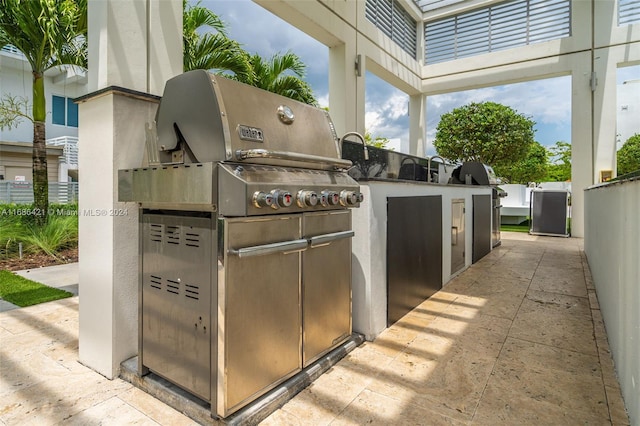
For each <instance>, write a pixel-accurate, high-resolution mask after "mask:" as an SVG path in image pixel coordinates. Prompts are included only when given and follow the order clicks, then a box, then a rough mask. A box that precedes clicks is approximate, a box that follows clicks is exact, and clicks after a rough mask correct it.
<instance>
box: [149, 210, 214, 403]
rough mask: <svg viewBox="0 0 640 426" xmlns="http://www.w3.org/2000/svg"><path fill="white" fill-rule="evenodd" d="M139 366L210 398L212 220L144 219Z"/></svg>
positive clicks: (197, 218) (190, 218)
mask: <svg viewBox="0 0 640 426" xmlns="http://www.w3.org/2000/svg"><path fill="white" fill-rule="evenodd" d="M142 221H143V242H142V245H143V251H142V331H141V332H142V348H141V356H142V363H143V365H144V366H145V367H148V368H149V369H150V370H152V371H153V372H154V373H156V374H158V375H160V376H162V377H164V378H166V379H168V380H169V381H171V382H173V383H175V384H177V385H178V386H180V387H182V388H184V389H186V390H188V391H190V392H192V393H194V394H195V395H197V396H199V397H200V398H203V399H205V400H207V401H208V400H209V399H210V397H211V391H210V389H211V386H210V384H211V382H210V377H211V369H210V359H211V357H210V354H211V350H210V342H211V332H212V330H214V331H215V327H214V325H215V324H211V316H210V311H211V309H210V306H211V302H210V297H211V258H212V253H211V251H212V232H211V219H210V218H202V217H189V216H169V215H155V214H144V215H143V217H142Z"/></svg>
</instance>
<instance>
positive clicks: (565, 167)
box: [544, 141, 571, 182]
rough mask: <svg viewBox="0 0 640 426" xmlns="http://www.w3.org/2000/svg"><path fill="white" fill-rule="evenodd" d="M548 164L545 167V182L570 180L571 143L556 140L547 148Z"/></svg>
mask: <svg viewBox="0 0 640 426" xmlns="http://www.w3.org/2000/svg"><path fill="white" fill-rule="evenodd" d="M548 153H549V165H548V167H547V175H546V177H545V179H544V180H545V181H547V182H567V181H570V180H571V144H570V143H568V142H563V141H557V142H556V143H555V145H554V146H552V147H550V148H548Z"/></svg>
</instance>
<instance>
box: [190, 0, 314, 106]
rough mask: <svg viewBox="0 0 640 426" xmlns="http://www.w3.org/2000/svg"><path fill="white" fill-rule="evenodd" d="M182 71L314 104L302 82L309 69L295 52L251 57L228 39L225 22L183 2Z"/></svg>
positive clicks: (304, 83)
mask: <svg viewBox="0 0 640 426" xmlns="http://www.w3.org/2000/svg"><path fill="white" fill-rule="evenodd" d="M182 21H183V27H182V28H183V30H182V32H183V35H182V39H183V46H184V52H183V68H184V71H191V70H195V69H204V70H208V71H212V72H216V73H219V74H222V75H225V76H227V77H230V78H233V79H235V80H238V81H241V82H243V83H246V84H249V85H252V86H255V87H259V88H261V89H264V90H268V91H270V92H273V93H277V94H279V95H282V96H286V97H289V98H292V99H295V100H297V101H300V102H304V103H307V104H311V105H317V101H316V98H315V97H314V96H313V90H312V89H311V86H309V84H308V83H307V82H306V81H304V80H303V77H304V74H305V69H306V66H305V64H304V63H303V62H302V60H301V59H300V57H298V56H297V55H295V54H294V53H291V52H287V53H284V54H280V53H277V54H275V55H273V56H272V57H271V58H270V59H269V60H266V59H264V58H262V57H261V56H260V55H257V54H254V55H251V54H249V53H248V52H246V51H244V50H243V49H242V47H241V46H240V44H239V43H238V42H236V41H234V40H231V39H229V38H228V36H227V30H226V25H225V23H224V22H223V21H222V20H221V19H220V18H219V17H218V15H216V14H215V13H213V12H212V11H211V10H209V9H207V8H206V7H202V6H200V3H199V2H198V3H197V4H195V5H190V4H188V3H187V0H183V19H182Z"/></svg>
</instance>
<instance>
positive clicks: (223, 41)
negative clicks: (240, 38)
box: [182, 0, 253, 81]
mask: <svg viewBox="0 0 640 426" xmlns="http://www.w3.org/2000/svg"><path fill="white" fill-rule="evenodd" d="M182 6H183V15H182V43H183V56H182V58H183V69H184V71H185V72H186V71H191V70H196V69H204V70H211V71H213V72H218V73H222V74H229V73H230V76H233V77H235V78H236V79H238V80H241V81H250V80H252V78H253V72H252V69H251V64H250V63H249V59H248V55H247V53H246V52H245V51H244V50H242V48H241V47H240V44H239V43H238V42H236V41H234V40H231V39H229V38H228V37H227V30H226V25H225V23H224V22H223V21H222V20H221V19H220V18H219V17H218V15H216V14H215V13H213V12H212V11H211V10H209V9H207V8H206V7H203V6H200V2H198V3H197V4H195V5H190V4H189V3H188V2H187V0H183V2H182Z"/></svg>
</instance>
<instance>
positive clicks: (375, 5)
mask: <svg viewBox="0 0 640 426" xmlns="http://www.w3.org/2000/svg"><path fill="white" fill-rule="evenodd" d="M398 3H399V2H398V0H367V2H366V3H365V16H366V17H367V19H368V20H369V21H371V23H372V24H373V25H375V26H376V27H377V28H378V29H379V30H380V31H382V32H383V33H384V34H386V35H387V36H388V37H389V38H391V39H392V40H393V41H394V42H396V43H397V44H398V46H400V47H401V48H402V50H404V51H405V52H407V53H408V54H410V55H411V57H413V58H414V59H415V57H416V52H417V49H418V48H417V39H418V36H417V34H416V21H414V20H413V19H412V18H411V16H410V15H409V14H408V13H407V11H406V10H404V9H403V8H402V6H400V4H398Z"/></svg>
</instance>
